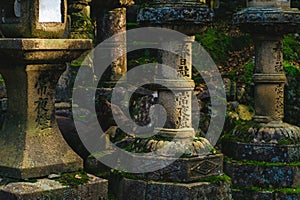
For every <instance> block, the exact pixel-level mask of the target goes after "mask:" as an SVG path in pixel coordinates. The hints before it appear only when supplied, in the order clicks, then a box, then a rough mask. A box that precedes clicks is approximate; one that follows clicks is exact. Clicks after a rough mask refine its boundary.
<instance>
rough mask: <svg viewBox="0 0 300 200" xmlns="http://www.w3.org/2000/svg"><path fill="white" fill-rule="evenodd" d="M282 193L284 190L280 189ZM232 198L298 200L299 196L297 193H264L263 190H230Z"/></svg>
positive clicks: (245, 199)
mask: <svg viewBox="0 0 300 200" xmlns="http://www.w3.org/2000/svg"><path fill="white" fill-rule="evenodd" d="M295 190H296V189H295ZM298 190H299V189H298ZM282 191H284V189H282ZM232 197H233V199H234V200H240V199H243V200H299V199H300V194H299V192H294V193H293V192H280V191H279V192H277V191H266V190H265V191H264V190H263V189H261V190H249V189H246V190H241V189H232Z"/></svg>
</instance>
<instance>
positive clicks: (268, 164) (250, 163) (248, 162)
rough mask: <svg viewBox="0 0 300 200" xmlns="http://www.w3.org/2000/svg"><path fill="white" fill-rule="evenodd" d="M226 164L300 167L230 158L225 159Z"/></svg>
mask: <svg viewBox="0 0 300 200" xmlns="http://www.w3.org/2000/svg"><path fill="white" fill-rule="evenodd" d="M224 161H225V162H231V163H236V164H240V165H254V166H263V167H285V166H290V167H300V162H291V163H286V162H264V161H255V160H233V159H231V158H229V157H226V156H225V157H224Z"/></svg>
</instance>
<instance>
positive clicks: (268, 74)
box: [253, 35, 286, 123]
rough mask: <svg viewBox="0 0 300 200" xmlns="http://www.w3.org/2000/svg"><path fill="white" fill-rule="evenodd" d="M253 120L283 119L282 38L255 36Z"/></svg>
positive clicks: (283, 75)
mask: <svg viewBox="0 0 300 200" xmlns="http://www.w3.org/2000/svg"><path fill="white" fill-rule="evenodd" d="M254 40H255V48H256V51H255V74H254V77H253V80H254V83H255V90H254V95H255V120H256V121H258V122H265V123H266V122H270V121H278V122H282V120H283V117H284V84H285V82H286V77H285V73H284V71H283V66H282V62H283V54H282V49H283V47H282V36H269V35H268V36H255V37H254Z"/></svg>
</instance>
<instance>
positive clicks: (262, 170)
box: [224, 161, 300, 188]
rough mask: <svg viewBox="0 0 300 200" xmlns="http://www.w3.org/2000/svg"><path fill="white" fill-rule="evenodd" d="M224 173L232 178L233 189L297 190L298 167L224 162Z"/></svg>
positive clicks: (299, 182)
mask: <svg viewBox="0 0 300 200" xmlns="http://www.w3.org/2000/svg"><path fill="white" fill-rule="evenodd" d="M224 172H225V173H226V174H227V175H228V176H230V177H231V178H232V184H233V187H262V188H297V187H300V180H299V177H300V170H299V166H288V165H286V166H276V165H274V166H267V165H266V166H263V165H255V164H253V163H252V164H247V163H238V162H234V161H231V162H225V163H224Z"/></svg>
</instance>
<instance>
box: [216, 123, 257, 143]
mask: <svg viewBox="0 0 300 200" xmlns="http://www.w3.org/2000/svg"><path fill="white" fill-rule="evenodd" d="M250 128H257V129H259V128H261V125H260V124H258V123H255V122H253V121H244V120H239V121H236V124H235V128H234V129H233V130H232V131H231V132H229V133H225V134H224V135H223V137H222V140H227V141H231V142H245V143H249V142H252V141H253V138H254V136H253V135H251V134H250V133H248V130H249V129H250Z"/></svg>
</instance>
